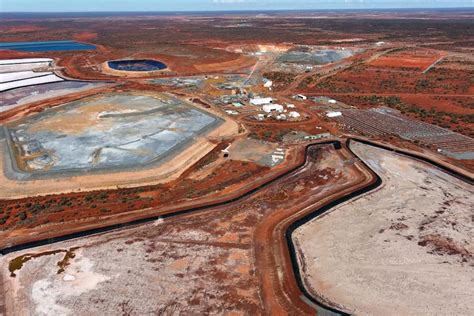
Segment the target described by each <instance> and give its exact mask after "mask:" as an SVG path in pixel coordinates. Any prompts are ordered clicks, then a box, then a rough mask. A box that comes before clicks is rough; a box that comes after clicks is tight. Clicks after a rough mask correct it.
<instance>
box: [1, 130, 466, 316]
mask: <svg viewBox="0 0 474 316" xmlns="http://www.w3.org/2000/svg"><path fill="white" fill-rule="evenodd" d="M352 140H354V141H358V142H361V143H363V144H367V145H370V146H375V147H378V148H382V149H385V150H389V151H392V152H395V153H397V154H400V155H404V156H408V157H410V158H412V159H415V160H419V161H422V162H425V163H428V164H430V165H432V166H434V167H436V168H438V169H441V170H442V171H444V172H446V173H448V174H450V175H452V176H454V177H456V178H458V179H460V180H462V181H464V182H466V183H469V184H473V183H474V181H473V179H472V178H470V177H468V176H466V175H464V174H462V173H460V172H458V171H456V170H454V169H451V168H449V167H447V166H445V165H443V164H440V163H438V162H436V161H433V160H430V159H428V158H426V157H423V156H419V155H417V154H414V153H411V152H407V151H404V150H401V149H395V148H391V147H390V146H387V145H383V144H379V143H374V142H371V141H369V140H364V139H358V138H348V139H347V141H346V143H345V147H346V149H347V150H348V151H349V152H350V153H351V155H353V156H354V157H358V156H357V155H356V154H355V153H354V152H353V151H352V150H351V149H350V143H351V141H352ZM329 144H330V145H333V146H334V148H335V149H336V150H339V149H341V148H342V143H341V142H340V141H339V140H329V141H324V142H317V143H311V144H308V145H306V147H305V151H304V160H303V161H302V162H301V163H299V164H298V165H296V166H294V167H293V168H291V169H289V170H287V171H285V172H284V173H282V174H280V175H278V176H276V177H274V178H272V179H270V180H269V181H267V182H265V183H263V184H261V185H260V186H258V187H255V188H253V189H251V190H249V191H247V192H245V193H243V194H242V195H240V196H237V197H234V198H231V199H228V200H225V201H221V202H217V203H211V204H207V205H202V206H198V207H193V208H188V209H184V210H179V211H176V212H173V213H169V214H164V215H155V216H150V217H146V218H143V219H138V220H133V221H129V222H126V223H120V224H113V225H109V226H105V227H100V228H94V229H89V230H85V231H81V232H77V233H71V234H66V235H62V236H58V237H52V238H46V239H42V240H37V241H32V242H26V243H22V244H17V245H13V246H8V247H5V248H3V249H0V254H1V255H6V254H9V253H12V252H17V251H21V250H26V249H31V248H35V247H40V246H45V245H50V244H54V243H58V242H63V241H68V240H72V239H76V238H82V237H88V236H92V235H96V234H102V233H107V232H112V231H116V230H119V229H124V228H131V227H133V226H138V225H141V224H145V223H150V222H154V221H156V220H158V219H166V218H171V217H174V216H178V215H185V214H189V213H194V212H198V211H202V210H206V209H209V208H214V207H219V206H225V205H229V204H232V203H236V202H239V201H241V200H244V199H246V198H248V197H250V196H252V195H254V194H255V193H257V192H258V191H260V190H261V189H263V188H265V187H267V186H269V185H271V184H272V183H274V182H276V181H278V180H280V179H282V178H284V177H286V176H288V175H290V174H291V173H293V172H295V171H297V170H298V169H300V168H302V167H303V166H304V165H305V164H306V162H307V160H308V150H309V149H310V148H311V147H312V146H318V145H329ZM359 162H360V163H361V164H362V165H363V166H364V167H365V168H366V169H367V170H368V171H369V172H370V173H372V175H373V176H374V180H373V181H372V182H371V183H370V184H368V185H366V186H365V187H363V188H360V189H358V190H356V191H353V192H351V193H349V194H346V195H344V196H341V197H339V198H337V199H334V200H332V201H330V202H328V203H326V204H324V205H323V206H320V207H317V208H315V209H314V210H312V211H311V212H309V213H308V214H306V215H304V216H303V217H301V218H298V219H296V220H295V221H293V222H292V223H291V224H290V225H289V226H288V228H287V229H286V231H285V239H286V243H287V246H288V249H289V256H290V259H291V265H292V270H293V273H294V276H295V279H296V283H297V285H298V288H299V289H300V291H301V292H302V294H303V295H304V297H305V299H306V300H308V301H310V302H311V303H313V304H314V305H316V306H317V310H318V313H322V314H323V315H350V314H348V313H347V312H346V311H343V310H340V309H338V308H336V307H334V306H330V305H328V304H327V303H325V302H323V301H322V300H320V299H319V298H317V297H314V296H313V295H312V294H311V293H309V292H308V290H307V289H306V287H305V285H304V282H303V278H302V276H301V273H300V267H299V263H298V260H297V255H296V249H295V245H294V243H293V240H292V234H293V232H294V231H295V230H296V229H297V228H298V227H299V226H301V225H304V224H305V223H307V222H308V221H310V220H313V219H315V218H317V217H318V216H320V215H322V214H324V213H325V212H327V211H328V210H330V209H332V208H334V207H335V206H337V205H339V204H341V203H344V202H346V201H348V200H350V199H352V198H355V197H358V196H360V195H362V194H365V193H368V192H370V191H372V190H374V189H376V188H377V187H379V186H380V185H381V184H382V179H381V178H380V177H379V176H378V175H377V174H376V173H375V172H374V171H373V170H372V169H371V168H370V167H369V166H368V165H367V164H366V163H365V162H364V161H362V160H360V159H359Z"/></svg>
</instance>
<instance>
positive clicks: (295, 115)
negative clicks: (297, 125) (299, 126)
mask: <svg viewBox="0 0 474 316" xmlns="http://www.w3.org/2000/svg"><path fill="white" fill-rule="evenodd" d="M288 116H289V117H291V118H298V117H300V116H301V114H299V113H298V112H296V111H291V112H290V113H289V114H288Z"/></svg>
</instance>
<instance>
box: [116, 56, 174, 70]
mask: <svg viewBox="0 0 474 316" xmlns="http://www.w3.org/2000/svg"><path fill="white" fill-rule="evenodd" d="M108 64H109V67H110V68H112V69H115V70H121V71H156V70H162V69H165V68H166V67H167V66H166V64H164V63H162V62H161V61H157V60H151V59H130V60H113V61H109V62H108Z"/></svg>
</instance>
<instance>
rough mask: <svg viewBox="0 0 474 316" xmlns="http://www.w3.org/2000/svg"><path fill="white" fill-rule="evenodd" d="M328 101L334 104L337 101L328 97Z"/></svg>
mask: <svg viewBox="0 0 474 316" xmlns="http://www.w3.org/2000/svg"><path fill="white" fill-rule="evenodd" d="M328 103H331V104H336V103H337V101H336V100H334V99H329V100H328Z"/></svg>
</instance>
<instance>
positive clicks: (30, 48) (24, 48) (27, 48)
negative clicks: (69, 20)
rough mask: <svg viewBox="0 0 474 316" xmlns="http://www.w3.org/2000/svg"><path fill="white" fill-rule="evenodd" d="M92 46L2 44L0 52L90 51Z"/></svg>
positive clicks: (55, 42)
mask: <svg viewBox="0 0 474 316" xmlns="http://www.w3.org/2000/svg"><path fill="white" fill-rule="evenodd" d="M92 49H96V47H95V46H94V45H91V44H85V43H79V42H76V41H47V42H6V43H5V42H4V43H0V50H16V51H21V52H51V51H71V50H92Z"/></svg>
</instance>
